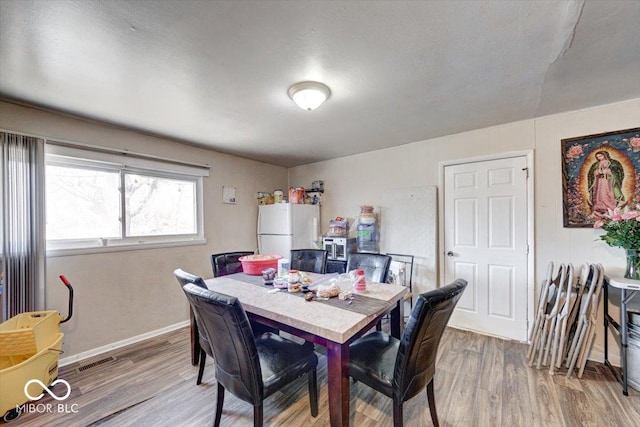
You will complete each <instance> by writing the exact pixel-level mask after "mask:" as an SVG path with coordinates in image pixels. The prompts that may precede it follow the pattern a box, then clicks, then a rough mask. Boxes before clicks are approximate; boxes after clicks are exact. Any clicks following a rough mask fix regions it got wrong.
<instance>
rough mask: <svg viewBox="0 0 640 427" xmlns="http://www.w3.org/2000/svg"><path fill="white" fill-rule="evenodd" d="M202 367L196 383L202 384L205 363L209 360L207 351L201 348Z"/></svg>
mask: <svg viewBox="0 0 640 427" xmlns="http://www.w3.org/2000/svg"><path fill="white" fill-rule="evenodd" d="M199 358H200V368H199V369H198V380H197V381H196V385H200V384H202V375H203V374H204V364H205V363H206V362H207V353H205V352H204V350H202V349H200V356H199Z"/></svg>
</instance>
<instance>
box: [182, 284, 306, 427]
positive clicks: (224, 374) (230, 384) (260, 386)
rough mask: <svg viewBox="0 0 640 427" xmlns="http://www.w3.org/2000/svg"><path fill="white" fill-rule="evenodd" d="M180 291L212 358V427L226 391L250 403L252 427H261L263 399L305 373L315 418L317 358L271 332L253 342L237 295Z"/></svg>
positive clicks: (191, 287) (193, 287)
mask: <svg viewBox="0 0 640 427" xmlns="http://www.w3.org/2000/svg"><path fill="white" fill-rule="evenodd" d="M184 292H185V294H186V295H187V299H188V300H189V303H190V304H191V307H192V309H193V312H194V314H195V317H196V322H197V324H198V325H200V327H201V329H202V330H203V331H204V333H205V335H206V337H207V338H208V341H209V343H210V345H211V349H212V351H213V354H214V357H215V360H216V379H217V382H218V393H217V402H216V412H215V421H214V426H216V427H217V426H219V425H220V420H221V418H222V407H223V404H224V394H225V391H226V390H228V391H229V392H231V394H233V395H234V396H236V397H237V398H239V399H241V400H244V401H245V402H248V403H250V404H252V405H253V425H254V427H261V426H262V424H263V402H264V399H265V398H267V397H269V396H270V395H271V394H273V393H274V392H276V391H278V390H280V389H281V388H282V387H284V386H285V385H287V384H289V383H291V382H292V381H294V380H296V379H298V378H300V377H301V376H303V375H305V374H307V381H308V386H309V404H310V406H311V415H312V416H313V417H316V416H317V415H318V383H317V373H316V368H317V366H318V357H317V356H316V354H315V353H314V352H313V350H311V349H310V348H308V347H305V346H302V345H298V344H296V343H294V342H292V341H289V340H287V339H286V338H283V337H281V336H279V335H276V334H272V333H270V332H267V333H264V334H262V335H260V336H259V337H257V338H254V335H253V331H252V329H251V324H250V323H249V319H248V317H247V314H246V313H245V311H244V308H243V307H242V304H241V303H240V301H238V299H237V298H235V297H231V296H228V295H223V294H220V293H218V292H214V291H210V290H208V289H202V288H200V287H199V286H197V285H195V284H191V283H190V284H187V285H185V286H184Z"/></svg>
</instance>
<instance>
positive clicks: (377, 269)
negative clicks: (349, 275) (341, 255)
mask: <svg viewBox="0 0 640 427" xmlns="http://www.w3.org/2000/svg"><path fill="white" fill-rule="evenodd" d="M390 265H391V257H390V256H389V255H382V254H370V253H352V254H349V258H348V259H347V272H349V271H351V270H356V269H358V268H360V269H362V270H364V277H365V278H366V279H367V280H368V281H370V282H379V283H386V282H387V276H388V274H389V266H390Z"/></svg>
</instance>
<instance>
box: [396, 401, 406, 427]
mask: <svg viewBox="0 0 640 427" xmlns="http://www.w3.org/2000/svg"><path fill="white" fill-rule="evenodd" d="M403 424H404V422H403V420H402V402H400V403H396V401H395V400H394V401H393V427H403Z"/></svg>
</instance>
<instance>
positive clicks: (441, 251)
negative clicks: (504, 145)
mask: <svg viewBox="0 0 640 427" xmlns="http://www.w3.org/2000/svg"><path fill="white" fill-rule="evenodd" d="M513 157H526V159H527V170H528V177H527V244H528V253H527V342H528V340H529V338H528V337H529V327H530V326H531V325H532V324H533V320H534V314H535V306H534V301H535V292H536V288H535V283H536V282H535V253H536V250H535V238H534V237H535V217H534V214H535V205H534V202H535V197H534V196H535V194H534V190H535V186H534V181H535V173H534V162H533V160H534V150H521V151H509V152H505V153H496V154H489V155H486V156H479V157H468V158H464V159H456V160H445V161H441V162H439V163H438V186H439V187H440V191H438V252H437V254H438V260H437V264H438V270H439V271H438V282H439V284H438V287H439V288H440V287H442V286H444V285H445V284H446V283H444V270H445V268H444V255H445V247H444V196H445V194H444V192H445V187H444V169H445V167H447V166H454V165H461V164H466V163H476V162H484V161H489V160H500V159H510V158H513Z"/></svg>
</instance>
